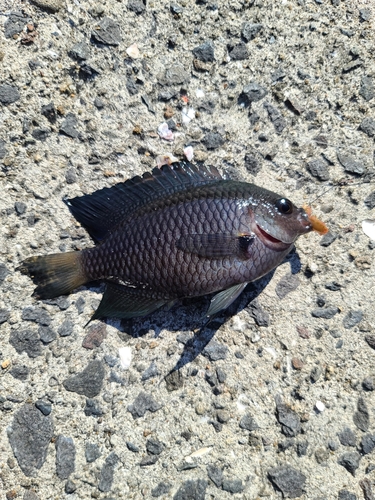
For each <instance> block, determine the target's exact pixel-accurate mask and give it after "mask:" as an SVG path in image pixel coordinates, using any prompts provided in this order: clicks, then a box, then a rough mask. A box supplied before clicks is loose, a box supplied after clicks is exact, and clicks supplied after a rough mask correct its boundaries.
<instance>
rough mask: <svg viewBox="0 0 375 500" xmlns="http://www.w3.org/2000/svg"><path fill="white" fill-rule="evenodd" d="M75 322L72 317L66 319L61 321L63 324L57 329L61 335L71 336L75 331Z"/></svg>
mask: <svg viewBox="0 0 375 500" xmlns="http://www.w3.org/2000/svg"><path fill="white" fill-rule="evenodd" d="M73 327H74V323H73V321H71V320H70V319H66V320H65V321H63V322H62V323H61V326H60V327H59V329H58V330H57V333H58V334H59V335H60V337H69V336H70V335H71V334H72V333H73Z"/></svg>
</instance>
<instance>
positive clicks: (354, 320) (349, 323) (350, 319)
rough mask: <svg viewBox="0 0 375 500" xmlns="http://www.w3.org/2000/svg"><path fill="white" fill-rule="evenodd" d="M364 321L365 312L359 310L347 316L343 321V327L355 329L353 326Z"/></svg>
mask: <svg viewBox="0 0 375 500" xmlns="http://www.w3.org/2000/svg"><path fill="white" fill-rule="evenodd" d="M362 319H363V312H362V311H360V310H358V311H349V312H348V314H347V315H346V316H345V318H344V319H343V322H342V324H343V326H344V328H346V329H347V330H348V329H349V328H353V326H355V325H357V324H358V323H360V322H361V321H362Z"/></svg>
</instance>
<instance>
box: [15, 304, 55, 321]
mask: <svg viewBox="0 0 375 500" xmlns="http://www.w3.org/2000/svg"><path fill="white" fill-rule="evenodd" d="M21 317H22V319H23V320H25V321H35V323H38V324H39V325H43V326H49V325H50V324H51V317H50V315H49V314H48V312H47V311H46V310H45V309H42V308H41V307H34V306H28V307H25V308H24V309H23V311H22V316H21Z"/></svg>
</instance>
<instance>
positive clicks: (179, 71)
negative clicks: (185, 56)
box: [159, 64, 190, 100]
mask: <svg viewBox="0 0 375 500" xmlns="http://www.w3.org/2000/svg"><path fill="white" fill-rule="evenodd" d="M189 80H190V75H189V74H188V73H187V72H186V71H185V69H184V67H183V66H181V65H180V64H175V65H174V66H172V67H170V68H167V69H166V70H165V72H164V74H163V75H162V76H160V77H159V83H160V84H161V85H168V86H169V85H181V84H183V83H187V82H188V81H189ZM168 92H170V93H172V94H171V97H170V99H171V98H172V97H174V96H175V95H176V93H178V92H174V91H172V90H169V91H168ZM162 100H168V99H162Z"/></svg>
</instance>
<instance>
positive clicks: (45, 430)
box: [7, 404, 53, 476]
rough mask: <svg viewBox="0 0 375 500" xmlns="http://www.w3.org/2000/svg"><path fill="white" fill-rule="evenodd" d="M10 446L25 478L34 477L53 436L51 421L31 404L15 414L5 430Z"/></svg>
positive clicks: (22, 407) (43, 460)
mask: <svg viewBox="0 0 375 500" xmlns="http://www.w3.org/2000/svg"><path fill="white" fill-rule="evenodd" d="M7 433H8V438H9V443H10V446H11V448H12V450H13V453H14V456H15V457H16V459H17V462H18V465H19V466H20V468H21V470H22V472H23V473H24V474H25V476H35V475H36V474H37V472H38V470H39V469H40V468H41V467H42V465H43V464H44V462H45V460H46V458H47V451H48V446H49V444H50V441H51V439H52V436H53V421H52V418H51V417H50V416H44V415H43V414H42V413H41V412H40V411H39V410H38V409H37V408H35V406H34V405H32V404H25V405H23V406H21V408H20V409H19V410H18V411H17V412H16V413H15V415H14V418H13V421H12V423H11V425H10V426H9V427H8V429H7Z"/></svg>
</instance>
